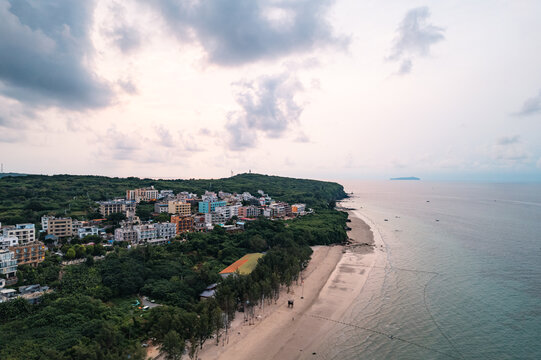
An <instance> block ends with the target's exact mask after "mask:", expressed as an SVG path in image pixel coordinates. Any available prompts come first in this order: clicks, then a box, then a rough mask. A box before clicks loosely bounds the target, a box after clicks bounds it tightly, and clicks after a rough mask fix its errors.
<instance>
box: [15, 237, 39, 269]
mask: <svg viewBox="0 0 541 360" xmlns="http://www.w3.org/2000/svg"><path fill="white" fill-rule="evenodd" d="M9 250H10V251H12V252H13V253H14V254H15V260H17V265H32V266H34V267H36V266H38V264H39V263H40V262H42V261H43V260H45V245H44V244H43V243H42V242H41V241H34V242H32V243H27V244H24V245H19V246H13V247H10V248H9Z"/></svg>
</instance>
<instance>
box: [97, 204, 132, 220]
mask: <svg viewBox="0 0 541 360" xmlns="http://www.w3.org/2000/svg"><path fill="white" fill-rule="evenodd" d="M99 204H100V214H101V215H102V216H105V217H107V216H109V215H111V214H114V213H122V214H124V215H126V216H128V215H131V214H132V213H133V214H135V208H136V206H137V204H136V202H135V201H133V200H110V201H101V202H100V203H99Z"/></svg>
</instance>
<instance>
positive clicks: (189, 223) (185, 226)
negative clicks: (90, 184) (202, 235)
mask: <svg viewBox="0 0 541 360" xmlns="http://www.w3.org/2000/svg"><path fill="white" fill-rule="evenodd" d="M171 223H173V224H175V227H176V232H177V234H181V233H183V232H188V231H192V230H193V228H194V219H193V218H192V217H191V216H178V215H173V216H171Z"/></svg>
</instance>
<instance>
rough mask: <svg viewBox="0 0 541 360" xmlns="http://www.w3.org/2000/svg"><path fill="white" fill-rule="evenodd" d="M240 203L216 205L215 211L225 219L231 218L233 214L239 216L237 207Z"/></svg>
mask: <svg viewBox="0 0 541 360" xmlns="http://www.w3.org/2000/svg"><path fill="white" fill-rule="evenodd" d="M240 207H241V206H240V205H231V206H221V207H217V208H216V210H215V213H217V214H220V215H222V216H223V217H224V219H225V220H226V221H227V220H229V219H231V218H232V217H233V216H237V217H238V216H239V208H240Z"/></svg>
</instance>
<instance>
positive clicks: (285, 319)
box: [198, 211, 380, 360]
mask: <svg viewBox="0 0 541 360" xmlns="http://www.w3.org/2000/svg"><path fill="white" fill-rule="evenodd" d="M348 213H349V219H350V220H351V222H348V226H349V227H350V228H351V230H350V231H348V236H349V238H350V242H351V244H350V245H347V246H316V247H313V250H314V253H313V255H312V259H311V261H310V263H309V265H308V267H307V268H306V269H305V270H304V272H303V279H304V282H303V283H301V282H299V284H297V285H294V286H292V287H291V289H290V292H289V293H287V292H286V290H285V289H284V290H283V291H282V293H281V295H280V299H279V300H278V301H277V303H276V304H272V305H270V306H267V305H265V306H264V307H263V308H262V309H257V313H256V315H257V319H256V320H255V324H252V325H250V324H248V322H245V321H244V317H243V314H241V313H239V314H237V316H236V318H235V320H234V321H233V323H232V327H231V329H230V331H229V335H228V337H227V338H226V337H224V339H223V340H221V341H220V344H219V345H218V346H216V343H215V342H214V341H212V340H209V341H207V342H206V344H205V346H204V347H203V350H202V351H201V352H200V353H199V356H198V357H199V358H200V359H202V360H207V359H235V360H239V359H299V358H304V357H308V356H312V354H313V353H314V352H317V349H318V346H319V344H320V343H321V342H322V340H323V339H324V338H325V335H326V334H327V333H328V332H329V331H330V330H331V329H332V327H333V326H334V325H335V324H336V321H340V320H342V317H343V316H344V314H345V312H346V310H347V309H348V307H349V306H350V305H351V304H352V303H353V301H354V300H355V298H356V297H357V296H358V295H359V293H360V292H361V290H362V287H363V285H364V283H365V281H366V279H367V277H368V274H369V273H370V270H371V267H372V266H373V265H374V263H375V260H376V257H377V256H379V254H380V252H379V251H374V250H373V249H374V246H376V247H379V246H380V244H379V240H378V238H377V237H376V239H374V236H373V234H372V231H371V230H370V227H369V226H368V225H367V224H366V223H365V222H363V221H362V220H361V219H359V218H358V217H357V216H356V215H355V214H354V213H353V212H351V211H349V212H348ZM290 299H291V300H294V304H295V305H294V307H293V308H288V307H287V302H288V300H290Z"/></svg>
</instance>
